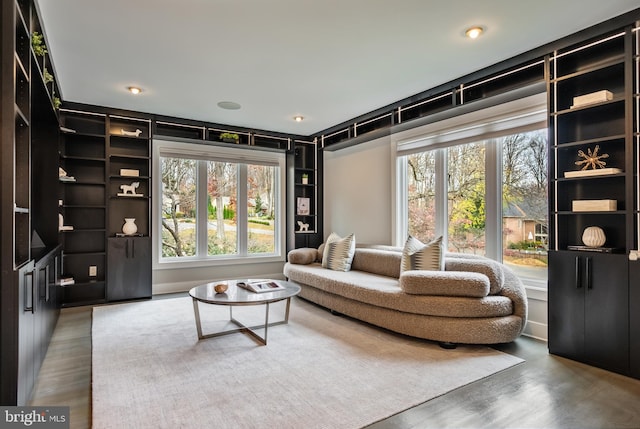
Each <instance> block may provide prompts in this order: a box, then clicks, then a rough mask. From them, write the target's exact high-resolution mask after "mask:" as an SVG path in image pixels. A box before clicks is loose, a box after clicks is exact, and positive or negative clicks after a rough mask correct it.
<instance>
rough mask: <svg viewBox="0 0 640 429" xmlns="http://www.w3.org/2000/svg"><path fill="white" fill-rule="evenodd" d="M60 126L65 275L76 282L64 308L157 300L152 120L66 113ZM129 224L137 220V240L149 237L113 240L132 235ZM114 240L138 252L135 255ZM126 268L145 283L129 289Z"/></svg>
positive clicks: (66, 287)
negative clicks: (153, 276)
mask: <svg viewBox="0 0 640 429" xmlns="http://www.w3.org/2000/svg"><path fill="white" fill-rule="evenodd" d="M61 124H62V126H61V130H62V132H63V135H62V142H61V145H60V167H61V168H62V169H63V170H64V173H66V176H63V177H61V178H60V179H59V180H60V184H61V188H62V190H61V193H60V216H61V219H62V222H63V224H62V225H61V227H60V235H61V236H62V239H61V241H62V242H63V246H64V264H63V266H64V274H65V277H67V278H72V279H73V283H72V284H67V285H64V286H63V305H65V306H76V305H87V304H97V303H102V302H107V301H114V300H124V299H134V298H141V297H147V298H148V297H151V252H150V245H149V244H148V241H149V240H148V238H149V236H150V232H151V221H150V220H151V218H150V201H151V157H150V149H151V121H150V120H149V119H140V118H132V117H124V116H116V115H109V114H106V113H96V112H92V111H82V110H77V109H62V110H61ZM125 219H134V221H133V223H134V224H135V225H136V227H137V231H135V232H134V233H133V236H135V237H136V238H138V237H139V238H147V240H141V241H140V242H139V243H138V242H136V243H137V246H135V245H133V244H132V243H133V241H131V240H129V238H123V239H122V240H121V241H117V240H116V241H112V239H113V238H114V237H121V236H124V235H126V234H125V233H124V232H123V225H124V224H125ZM118 240H120V239H118ZM116 243H118V244H120V243H129V245H128V246H126V247H125V249H133V247H137V249H138V251H137V252H136V258H135V259H132V258H130V257H129V256H128V255H127V254H126V252H125V253H123V252H120V247H119V246H118V245H116ZM110 252H112V253H110ZM135 264H139V265H140V267H139V269H138V268H136V266H135ZM123 267H124V268H123ZM123 269H124V270H125V272H126V271H128V272H130V273H138V272H139V273H144V275H142V274H140V275H139V276H138V274H136V276H138V277H139V278H143V277H144V278H145V281H146V282H147V284H146V285H143V286H140V287H136V288H134V287H131V286H130V285H129V284H124V285H123V278H124V277H123V275H122V272H123ZM128 291H130V292H131V294H130V295H127V292H128Z"/></svg>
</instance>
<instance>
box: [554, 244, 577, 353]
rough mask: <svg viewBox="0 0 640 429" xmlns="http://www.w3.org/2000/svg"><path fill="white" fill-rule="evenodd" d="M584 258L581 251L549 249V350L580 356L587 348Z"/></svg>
mask: <svg viewBox="0 0 640 429" xmlns="http://www.w3.org/2000/svg"><path fill="white" fill-rule="evenodd" d="M583 271H584V268H583V261H582V258H581V256H580V253H578V252H564V251H557V252H554V251H550V252H549V295H548V296H549V303H548V305H549V310H548V311H549V328H548V329H549V351H550V352H551V353H553V354H557V355H560V356H565V357H568V358H573V359H576V358H578V357H579V356H581V355H582V353H583V351H584V340H585V332H584V310H585V309H584V289H583V284H582V280H583V279H582V273H583Z"/></svg>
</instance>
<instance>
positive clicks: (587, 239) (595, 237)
mask: <svg viewBox="0 0 640 429" xmlns="http://www.w3.org/2000/svg"><path fill="white" fill-rule="evenodd" d="M605 241H607V237H606V236H605V235H604V231H603V230H602V228H600V227H597V226H589V227H587V228H585V229H584V232H583V233H582V242H583V243H584V245H585V246H588V247H600V246H602V245H603V244H604V243H605Z"/></svg>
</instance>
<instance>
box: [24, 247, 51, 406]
mask: <svg viewBox="0 0 640 429" xmlns="http://www.w3.org/2000/svg"><path fill="white" fill-rule="evenodd" d="M60 255H61V250H60V246H57V247H55V248H54V249H40V250H39V251H37V252H34V260H32V261H29V262H28V263H27V264H25V265H23V266H22V267H21V268H20V270H19V271H18V293H19V305H18V312H19V328H18V331H19V336H18V341H19V344H18V388H17V403H18V404H23V405H26V404H27V403H28V401H29V399H30V397H31V392H32V390H33V387H34V386H35V382H36V379H37V377H38V374H39V372H40V368H41V366H42V362H43V361H44V358H45V356H46V354H47V349H48V347H49V341H50V339H51V336H52V335H53V330H54V328H55V326H56V322H57V320H58V314H59V308H60V307H59V302H58V299H57V296H58V295H57V287H58V286H57V282H58V274H59V272H60V268H59V267H60Z"/></svg>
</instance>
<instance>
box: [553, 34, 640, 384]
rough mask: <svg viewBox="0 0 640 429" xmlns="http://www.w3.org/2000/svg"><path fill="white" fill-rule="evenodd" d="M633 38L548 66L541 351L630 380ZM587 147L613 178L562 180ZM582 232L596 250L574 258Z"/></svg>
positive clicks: (610, 40) (569, 51)
mask: <svg viewBox="0 0 640 429" xmlns="http://www.w3.org/2000/svg"><path fill="white" fill-rule="evenodd" d="M637 37H638V36H637V28H636V29H634V28H631V27H628V28H624V29H621V30H619V31H615V32H613V33H610V34H606V35H604V36H602V37H599V38H595V39H592V40H588V41H586V42H583V43H580V44H578V45H575V46H570V47H567V48H565V49H561V50H557V51H556V52H554V53H553V54H552V55H551V56H550V57H549V63H548V64H549V77H550V79H549V88H548V94H549V130H550V133H549V134H550V152H549V166H550V174H549V178H550V192H549V195H550V203H549V208H550V214H549V218H550V249H549V350H550V352H551V353H554V354H558V355H561V356H565V357H568V358H572V359H576V360H579V361H582V362H585V363H588V364H591V365H595V366H599V367H602V368H605V369H608V370H611V371H615V372H619V373H621V374H625V375H632V376H634V377H638V375H639V370H640V354H638V347H639V344H638V341H639V337H638V335H637V334H635V333H633V332H634V331H637V323H636V324H635V325H634V321H636V322H637V316H635V314H634V313H637V312H638V310H639V308H640V307H639V306H640V302H639V301H638V291H637V288H638V281H637V277H636V278H634V277H631V276H630V275H629V273H630V272H632V273H635V272H636V271H637V265H638V264H639V263H638V262H635V261H629V259H634V256H633V255H635V254H636V251H637V249H638V186H637V183H638V129H637V127H638V121H637V117H638V116H637V115H638V112H637V109H638V105H637V103H638V102H637V98H638V97H637V82H638V61H637V58H638V41H637ZM634 52H635V53H634ZM634 82H635V84H634ZM634 85H635V86H634ZM602 91H608V94H607V93H605V94H606V95H604V94H602ZM596 93H600V94H601V99H600V100H597V101H595V102H591V103H586V104H585V103H581V102H579V101H578V100H576V97H581V96H585V95H591V94H596ZM634 103H635V111H634ZM634 115H635V118H636V120H633V119H632V118H634ZM634 127H635V129H634ZM596 146H597V147H598V148H599V154H607V155H608V158H603V159H602V161H605V162H606V167H607V168H612V169H614V170H612V171H611V172H610V174H604V175H596V176H592V175H587V176H585V175H582V174H584V173H577V174H578V176H577V177H571V175H575V174H576V171H577V170H580V167H579V166H576V161H579V160H581V159H582V158H581V157H580V156H579V153H580V152H582V153H589V151H591V153H593V151H595V149H596ZM566 173H569V175H570V177H566ZM590 200H615V201H616V204H617V206H616V207H615V208H613V207H610V208H606V207H602V208H596V209H593V210H589V211H582V210H577V209H576V208H574V206H573V204H574V203H575V202H576V201H590ZM590 226H597V227H600V228H601V229H602V230H603V231H604V233H605V235H606V242H605V244H604V245H602V246H601V247H599V248H595V249H594V248H587V250H588V251H584V250H583V251H581V250H575V249H576V248H575V247H573V246H580V245H583V242H582V234H583V231H584V230H585V229H586V228H587V227H590ZM578 249H579V248H578Z"/></svg>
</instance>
